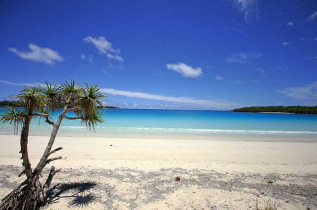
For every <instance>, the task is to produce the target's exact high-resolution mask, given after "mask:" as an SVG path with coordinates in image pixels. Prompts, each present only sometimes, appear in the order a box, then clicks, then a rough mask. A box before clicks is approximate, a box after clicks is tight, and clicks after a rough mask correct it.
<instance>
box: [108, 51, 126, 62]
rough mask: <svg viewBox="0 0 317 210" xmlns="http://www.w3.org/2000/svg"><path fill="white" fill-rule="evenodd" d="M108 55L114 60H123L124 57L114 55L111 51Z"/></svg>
mask: <svg viewBox="0 0 317 210" xmlns="http://www.w3.org/2000/svg"><path fill="white" fill-rule="evenodd" d="M107 57H108V58H110V59H113V60H117V61H123V58H122V57H121V56H119V55H112V54H110V53H107Z"/></svg>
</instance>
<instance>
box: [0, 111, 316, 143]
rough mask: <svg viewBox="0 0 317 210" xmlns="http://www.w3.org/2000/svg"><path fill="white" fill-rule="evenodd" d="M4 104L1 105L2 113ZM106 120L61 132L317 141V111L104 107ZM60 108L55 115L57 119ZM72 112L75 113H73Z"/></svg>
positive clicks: (3, 129)
mask: <svg viewBox="0 0 317 210" xmlns="http://www.w3.org/2000/svg"><path fill="white" fill-rule="evenodd" d="M4 111H5V108H0V113H3V112H4ZM102 111H103V115H104V118H105V122H104V123H102V124H99V125H98V126H97V127H96V130H95V132H94V131H89V130H87V129H86V128H85V127H84V126H82V125H81V124H80V121H78V120H76V121H74V120H66V119H64V121H63V122H62V126H61V129H60V132H59V135H60V136H95V137H99V136H107V137H137V138H185V139H186V138H192V139H195V138H200V139H211V138H214V137H232V138H234V137H241V138H243V137H258V138H281V139H306V140H307V139H309V140H311V141H315V140H316V141H317V115H298V114H264V113H237V112H231V111H199V110H195V111H192V110H190V111H189V110H148V109H147V110H136V109H107V110H102ZM60 112H61V111H60V110H59V111H57V112H56V114H55V116H54V117H53V119H54V120H56V118H57V116H58V114H59V113H60ZM70 116H72V114H70ZM50 130H51V127H50V126H49V125H47V124H45V123H44V122H43V121H38V120H33V122H32V126H31V130H30V133H31V135H49V134H50ZM0 134H13V128H12V126H10V125H1V126H0Z"/></svg>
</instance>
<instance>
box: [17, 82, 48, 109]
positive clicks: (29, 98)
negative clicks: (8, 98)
mask: <svg viewBox="0 0 317 210" xmlns="http://www.w3.org/2000/svg"><path fill="white" fill-rule="evenodd" d="M17 98H18V99H19V101H20V102H21V104H22V105H23V107H25V108H26V109H27V110H28V111H29V112H33V111H36V110H39V109H40V108H41V107H43V105H44V104H45V95H43V94H41V91H40V88H39V87H30V88H28V87H25V88H24V89H23V90H22V91H21V93H20V94H19V95H18V96H17Z"/></svg>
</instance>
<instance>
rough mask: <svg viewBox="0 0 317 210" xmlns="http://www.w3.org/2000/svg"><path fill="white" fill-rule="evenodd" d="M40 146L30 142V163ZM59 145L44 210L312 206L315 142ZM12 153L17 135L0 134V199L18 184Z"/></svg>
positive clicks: (316, 192) (88, 141) (65, 140)
mask: <svg viewBox="0 0 317 210" xmlns="http://www.w3.org/2000/svg"><path fill="white" fill-rule="evenodd" d="M47 141H48V137H44V136H31V137H30V140H29V148H30V158H31V161H32V163H33V165H35V164H36V163H37V161H38V159H39V157H40V156H41V155H42V152H43V150H44V147H45V146H46V143H47ZM59 146H62V147H63V150H61V151H59V152H58V153H57V154H56V156H59V155H61V156H63V159H62V160H59V161H56V162H54V166H56V167H57V168H61V169H62V171H61V172H60V173H58V174H57V175H56V177H55V179H54V183H53V186H55V188H53V189H52V190H51V200H52V201H54V202H52V203H51V204H50V205H49V206H48V207H47V208H48V209H65V208H73V207H84V208H86V209H104V208H106V209H255V206H256V203H257V202H258V203H259V207H263V206H264V205H265V202H267V201H269V200H271V202H273V203H274V204H278V205H279V209H306V208H307V206H308V207H309V208H310V209H316V208H317V198H316V196H317V140H316V142H283V141H280V142H264V141H260V140H259V141H230V140H229V139H225V138H224V139H221V140H217V139H215V140H211V141H207V140H179V139H177V140H170V139H169V140H164V139H129V138H126V139H122V138H89V137H58V138H57V139H56V143H55V145H54V148H56V147H59ZM18 151H19V136H14V135H1V136H0V165H1V167H0V197H1V198H2V197H3V196H4V195H5V194H6V193H8V192H9V191H10V190H12V189H13V188H14V187H15V186H16V185H17V184H18V182H20V181H22V179H23V178H17V174H18V173H19V172H20V171H21V169H22V167H21V161H20V156H19V153H18ZM176 176H179V177H180V181H179V182H175V181H174V178H175V177H176ZM269 181H273V183H268V182H269Z"/></svg>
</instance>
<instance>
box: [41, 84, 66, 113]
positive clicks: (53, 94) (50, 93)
mask: <svg viewBox="0 0 317 210" xmlns="http://www.w3.org/2000/svg"><path fill="white" fill-rule="evenodd" d="M45 84H46V86H44V87H41V88H40V92H41V93H42V94H44V95H45V96H46V104H47V107H48V108H50V109H51V110H52V111H55V110H56V109H57V108H59V107H60V104H61V95H60V94H59V93H60V91H59V87H58V86H57V85H52V84H50V83H47V82H45Z"/></svg>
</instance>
